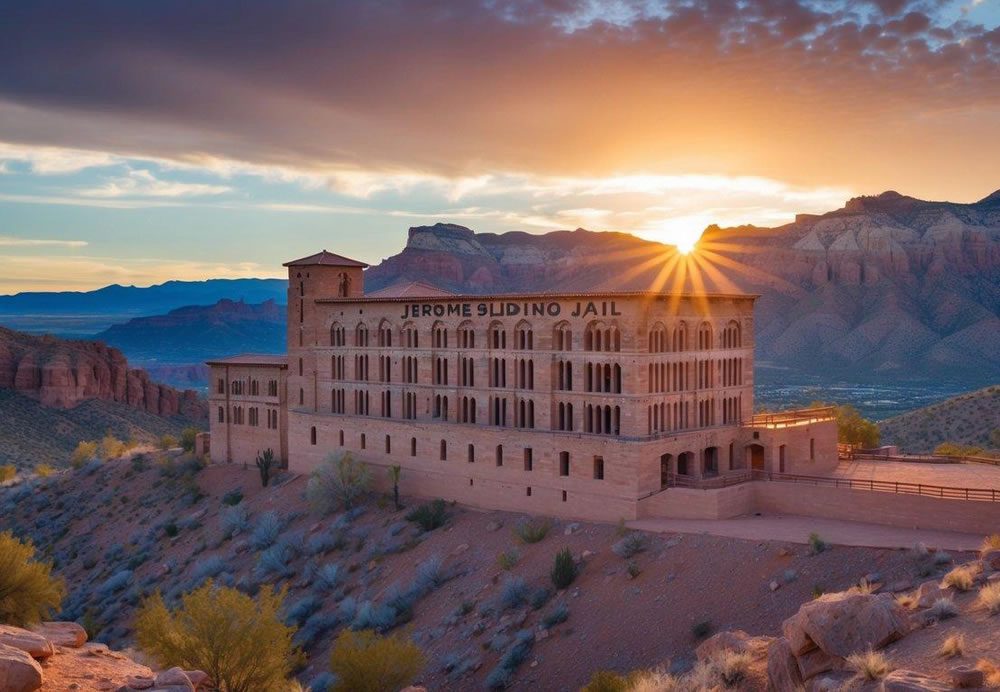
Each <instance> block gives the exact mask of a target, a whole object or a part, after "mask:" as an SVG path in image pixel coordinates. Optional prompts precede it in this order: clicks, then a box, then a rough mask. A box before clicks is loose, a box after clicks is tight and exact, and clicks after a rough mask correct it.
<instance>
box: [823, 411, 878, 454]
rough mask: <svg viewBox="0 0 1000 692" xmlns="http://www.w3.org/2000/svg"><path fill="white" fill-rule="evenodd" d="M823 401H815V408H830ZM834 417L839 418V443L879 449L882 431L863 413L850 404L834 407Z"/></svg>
mask: <svg viewBox="0 0 1000 692" xmlns="http://www.w3.org/2000/svg"><path fill="white" fill-rule="evenodd" d="M829 405H830V404H826V403H823V402H822V401H814V402H813V403H812V406H813V407H814V408H816V407H819V406H829ZM833 412H834V415H835V416H836V417H837V441H838V442H841V443H844V444H852V445H857V446H859V447H862V448H865V449H871V448H873V447H877V446H878V443H879V437H880V431H879V427H878V423H873V422H872V421H870V420H868V419H867V418H864V417H863V416H862V415H861V413H860V412H859V411H858V410H857V409H856V408H854V407H853V406H851V405H850V404H843V405H842V406H838V405H833Z"/></svg>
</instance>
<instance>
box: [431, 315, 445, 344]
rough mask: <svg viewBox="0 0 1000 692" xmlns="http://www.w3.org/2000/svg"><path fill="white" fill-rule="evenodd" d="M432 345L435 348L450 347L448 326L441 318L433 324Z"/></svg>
mask: <svg viewBox="0 0 1000 692" xmlns="http://www.w3.org/2000/svg"><path fill="white" fill-rule="evenodd" d="M431 345H432V346H433V347H434V348H448V328H447V327H446V326H445V324H444V322H442V321H440V320H438V321H437V322H435V323H434V324H433V325H432V326H431Z"/></svg>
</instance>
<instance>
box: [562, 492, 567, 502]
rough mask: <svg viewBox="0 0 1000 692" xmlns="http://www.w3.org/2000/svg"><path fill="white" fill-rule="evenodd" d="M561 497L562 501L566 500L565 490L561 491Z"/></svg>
mask: <svg viewBox="0 0 1000 692" xmlns="http://www.w3.org/2000/svg"><path fill="white" fill-rule="evenodd" d="M562 498H563V500H562V501H563V502H565V501H566V491H565V490H563V491H562Z"/></svg>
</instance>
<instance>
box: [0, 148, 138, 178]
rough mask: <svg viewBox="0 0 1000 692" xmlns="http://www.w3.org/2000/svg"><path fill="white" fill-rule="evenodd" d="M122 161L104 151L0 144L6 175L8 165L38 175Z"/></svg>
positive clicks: (73, 170) (54, 173)
mask: <svg viewBox="0 0 1000 692" xmlns="http://www.w3.org/2000/svg"><path fill="white" fill-rule="evenodd" d="M121 161H122V159H121V157H119V156H115V155H113V154H110V153H108V152H106V151H91V150H86V149H73V148H67V147H58V146H38V145H27V146H26V145H19V144H15V143H11V142H2V141H0V166H2V167H3V170H4V172H7V171H6V165H7V163H9V162H18V163H26V164H28V166H29V167H30V168H31V170H32V171H33V172H35V173H38V174H40V175H61V174H66V173H76V172H79V171H82V170H84V169H86V168H97V167H104V166H112V165H115V164H117V163H120V162H121Z"/></svg>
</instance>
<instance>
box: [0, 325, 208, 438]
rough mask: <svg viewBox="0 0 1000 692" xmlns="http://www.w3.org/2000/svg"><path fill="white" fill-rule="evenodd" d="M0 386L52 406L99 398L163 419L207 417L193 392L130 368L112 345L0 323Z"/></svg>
mask: <svg viewBox="0 0 1000 692" xmlns="http://www.w3.org/2000/svg"><path fill="white" fill-rule="evenodd" d="M0 387H7V388H12V389H15V390H17V391H18V392H21V393H22V394H26V395H28V396H30V397H32V398H34V399H37V400H38V401H40V402H41V403H42V404H44V405H46V406H52V407H54V408H72V407H74V406H76V405H77V404H79V403H80V402H82V401H86V400H87V399H105V400H108V401H116V402H119V403H123V404H128V405H129V406H134V407H136V408H140V409H144V410H146V411H148V412H149V413H154V414H157V415H161V416H166V417H172V416H181V417H184V418H189V419H191V420H202V419H204V418H205V417H206V416H207V415H208V413H207V411H208V409H207V405H206V404H205V402H204V400H202V398H201V397H200V396H199V395H198V393H197V392H194V391H191V390H185V391H183V392H182V391H178V390H176V389H174V388H173V387H168V386H166V385H161V384H157V383H156V382H153V381H152V380H151V379H150V378H149V375H148V374H147V373H146V371H145V370H139V369H130V368H129V365H128V361H127V360H126V359H125V356H123V355H122V354H121V352H120V351H119V350H118V349H115V348H110V347H108V346H106V345H105V344H103V343H101V342H99V341H96V342H95V341H64V340H62V339H56V338H54V337H51V336H33V335H30V334H23V333H21V332H15V331H13V330H10V329H4V328H2V327H0Z"/></svg>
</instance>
